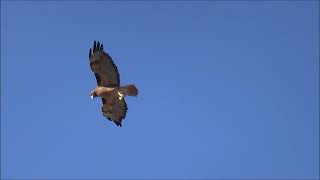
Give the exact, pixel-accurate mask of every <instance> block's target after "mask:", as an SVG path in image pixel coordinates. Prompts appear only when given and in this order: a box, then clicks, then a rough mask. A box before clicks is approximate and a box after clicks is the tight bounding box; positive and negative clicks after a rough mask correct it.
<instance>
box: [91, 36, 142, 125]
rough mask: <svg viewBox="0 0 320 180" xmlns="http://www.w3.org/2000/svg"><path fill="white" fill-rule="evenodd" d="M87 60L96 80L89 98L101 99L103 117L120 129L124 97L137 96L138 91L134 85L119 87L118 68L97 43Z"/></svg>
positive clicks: (125, 112)
mask: <svg viewBox="0 0 320 180" xmlns="http://www.w3.org/2000/svg"><path fill="white" fill-rule="evenodd" d="M89 60H90V68H91V70H92V71H93V73H94V75H95V77H96V80H97V87H96V88H95V89H94V90H93V91H91V93H90V96H91V98H94V97H101V99H102V107H101V110H102V114H103V116H105V117H106V118H107V119H108V120H110V121H113V122H114V123H115V124H116V125H117V126H120V127H121V126H122V123H121V122H122V120H123V119H124V118H125V117H126V114H127V110H128V107H127V104H126V101H125V96H137V95H138V89H137V88H136V87H135V85H134V84H129V85H125V86H120V75H119V71H118V68H117V66H116V65H115V64H114V62H113V60H112V58H111V57H110V56H109V54H107V53H106V52H105V51H104V50H103V44H100V42H99V41H98V42H96V41H94V44H93V48H90V51H89Z"/></svg>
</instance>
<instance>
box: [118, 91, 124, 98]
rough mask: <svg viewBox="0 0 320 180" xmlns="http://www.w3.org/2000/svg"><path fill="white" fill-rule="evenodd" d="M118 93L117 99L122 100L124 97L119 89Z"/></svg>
mask: <svg viewBox="0 0 320 180" xmlns="http://www.w3.org/2000/svg"><path fill="white" fill-rule="evenodd" d="M118 95H119V100H122V99H123V98H124V96H125V95H124V94H122V93H121V92H120V91H118Z"/></svg>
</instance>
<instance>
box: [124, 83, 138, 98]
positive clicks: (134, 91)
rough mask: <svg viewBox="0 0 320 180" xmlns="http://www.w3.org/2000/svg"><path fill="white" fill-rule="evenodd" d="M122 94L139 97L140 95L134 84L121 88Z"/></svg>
mask: <svg viewBox="0 0 320 180" xmlns="http://www.w3.org/2000/svg"><path fill="white" fill-rule="evenodd" d="M120 91H121V93H123V94H124V95H126V96H137V95H138V89H137V88H136V86H135V85H134V84H129V85H126V86H121V87H120Z"/></svg>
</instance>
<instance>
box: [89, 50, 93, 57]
mask: <svg viewBox="0 0 320 180" xmlns="http://www.w3.org/2000/svg"><path fill="white" fill-rule="evenodd" d="M91 55H92V49H91V48H90V50H89V59H90V58H91Z"/></svg>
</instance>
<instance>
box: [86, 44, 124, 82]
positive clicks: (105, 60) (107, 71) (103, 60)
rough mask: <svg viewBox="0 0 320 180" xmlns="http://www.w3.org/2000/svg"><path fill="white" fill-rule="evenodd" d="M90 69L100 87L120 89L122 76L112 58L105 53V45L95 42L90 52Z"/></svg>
mask: <svg viewBox="0 0 320 180" xmlns="http://www.w3.org/2000/svg"><path fill="white" fill-rule="evenodd" d="M89 60H90V68H91V70H92V71H93V72H94V75H95V76H96V79H97V83H98V86H105V87H114V86H115V87H119V85H120V75H119V72H118V68H117V66H116V65H115V64H114V62H113V60H112V58H111V57H110V56H109V54H107V53H106V52H104V51H103V44H100V42H99V41H98V42H97V43H96V41H94V44H93V48H92V49H91V48H90V51H89Z"/></svg>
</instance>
